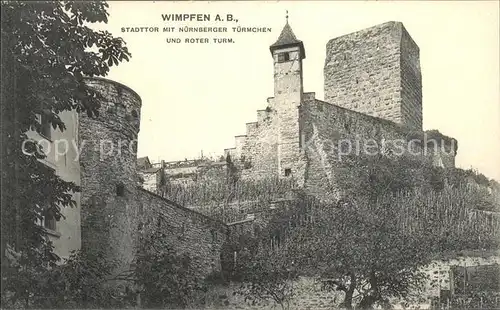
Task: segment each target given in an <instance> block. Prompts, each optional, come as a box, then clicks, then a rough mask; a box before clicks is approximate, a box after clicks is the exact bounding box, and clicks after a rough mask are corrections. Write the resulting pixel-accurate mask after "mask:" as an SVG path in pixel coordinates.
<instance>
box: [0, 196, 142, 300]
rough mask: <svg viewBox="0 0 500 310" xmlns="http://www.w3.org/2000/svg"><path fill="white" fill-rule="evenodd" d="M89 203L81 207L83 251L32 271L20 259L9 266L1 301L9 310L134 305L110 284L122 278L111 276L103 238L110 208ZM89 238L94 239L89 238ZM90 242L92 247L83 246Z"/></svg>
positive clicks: (111, 270)
mask: <svg viewBox="0 0 500 310" xmlns="http://www.w3.org/2000/svg"><path fill="white" fill-rule="evenodd" d="M92 202H93V203H92V204H91V205H85V206H84V209H85V210H86V214H87V215H86V216H85V217H84V218H83V220H82V232H83V235H84V238H85V237H88V238H85V241H86V242H85V245H84V247H83V249H82V250H80V251H76V252H73V253H72V254H71V255H70V257H69V258H67V259H64V260H63V261H61V262H60V264H52V265H50V266H49V268H47V266H39V268H36V269H35V268H33V266H32V264H31V263H30V262H23V261H21V260H18V261H16V262H15V263H13V264H11V266H9V268H8V269H7V270H6V272H8V271H9V272H11V274H7V273H5V274H4V276H5V277H6V278H7V279H9V281H6V282H5V283H4V284H5V287H4V288H3V289H4V292H7V294H8V298H5V299H4V300H3V301H2V303H3V304H5V305H6V306H7V307H9V308H10V307H23V308H32V307H33V308H64V309H70V308H71V309H74V308H103V307H104V308H123V307H125V306H127V305H130V304H131V303H133V301H130V300H127V297H128V296H124V295H123V292H121V291H119V290H118V289H117V288H116V287H115V286H112V285H109V284H110V283H111V282H112V281H114V280H118V279H123V275H122V274H120V275H113V271H114V270H115V268H116V267H117V264H116V261H115V260H112V259H110V258H109V257H108V256H107V255H106V253H107V249H108V247H109V244H108V242H107V240H108V239H107V238H102V236H103V235H106V234H107V233H109V216H108V212H109V208H106V205H105V203H103V202H99V203H97V202H96V200H95V199H92ZM107 220H108V221H107ZM92 235H93V236H96V237H95V238H93V239H90V236H92ZM89 243H90V244H92V246H86V244H89ZM51 250H52V249H48V250H47V251H51ZM21 257H22V256H21ZM37 260H38V261H41V259H40V258H38V259H37ZM125 280H128V279H126V278H125ZM2 297H3V298H4V297H5V296H4V295H2Z"/></svg>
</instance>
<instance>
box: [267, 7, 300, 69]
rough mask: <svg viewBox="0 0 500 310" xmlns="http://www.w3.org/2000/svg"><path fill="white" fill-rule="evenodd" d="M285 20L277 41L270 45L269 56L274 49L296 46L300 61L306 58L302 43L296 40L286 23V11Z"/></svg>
mask: <svg viewBox="0 0 500 310" xmlns="http://www.w3.org/2000/svg"><path fill="white" fill-rule="evenodd" d="M285 19H286V23H285V26H284V27H283V30H281V33H280V35H279V37H278V40H276V42H274V44H272V45H271V46H270V47H269V48H270V50H271V54H272V53H273V51H275V50H276V49H280V48H285V47H292V46H298V47H299V49H300V59H304V58H306V53H305V50H304V44H303V43H302V41H300V40H298V39H297V37H296V36H295V34H294V33H293V31H292V27H290V24H289V23H288V10H286V15H285Z"/></svg>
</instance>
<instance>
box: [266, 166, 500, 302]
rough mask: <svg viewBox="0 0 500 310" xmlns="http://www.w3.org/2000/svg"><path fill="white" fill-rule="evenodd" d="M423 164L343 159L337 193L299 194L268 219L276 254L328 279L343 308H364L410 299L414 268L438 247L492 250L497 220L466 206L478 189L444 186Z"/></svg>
mask: <svg viewBox="0 0 500 310" xmlns="http://www.w3.org/2000/svg"><path fill="white" fill-rule="evenodd" d="M425 165H426V164H425V163H422V162H421V161H414V160H413V159H412V158H406V157H397V158H390V157H383V156H381V157H367V158H358V159H357V161H352V162H347V163H346V166H344V170H338V173H337V178H338V180H340V182H339V183H340V184H342V186H343V188H342V191H341V192H342V193H343V195H344V196H343V197H342V199H340V200H339V201H331V202H326V203H324V202H323V203H320V202H318V201H315V200H314V199H309V201H305V200H304V197H303V198H302V203H299V204H297V206H295V208H292V209H291V210H290V211H285V212H282V213H281V215H280V217H279V218H277V219H275V220H273V221H272V223H273V224H272V225H274V227H275V228H276V227H277V228H278V229H277V231H280V234H281V239H285V241H284V243H285V244H287V248H286V250H284V251H282V252H281V255H285V256H286V255H288V258H289V259H291V258H293V259H294V260H295V262H296V264H297V266H299V267H300V271H301V274H304V275H317V274H318V273H319V274H320V275H321V276H322V277H324V278H327V279H333V280H332V281H331V283H332V284H334V285H333V287H334V289H336V290H340V291H343V292H344V293H345V297H344V301H343V306H344V307H346V308H352V307H353V306H354V305H357V308H361V309H369V308H372V307H373V306H375V305H376V304H378V305H379V306H383V307H387V306H389V303H390V301H391V300H392V299H394V298H398V299H406V300H411V299H412V298H413V297H417V296H416V294H418V292H419V288H421V287H422V284H423V282H424V281H425V280H426V275H425V274H424V272H423V269H422V268H421V267H423V266H425V265H427V264H428V263H429V262H430V261H431V260H432V259H434V258H436V257H437V256H438V255H439V253H442V252H446V251H450V250H453V249H457V248H459V249H481V250H483V249H496V248H498V240H497V237H496V236H498V233H500V218H499V217H496V216H493V215H491V214H487V213H483V212H480V211H476V210H474V209H473V208H472V207H473V206H475V205H476V204H477V202H478V199H479V200H480V199H481V197H482V195H483V194H484V193H482V192H480V191H478V190H477V189H476V188H475V187H469V186H465V185H464V186H461V187H455V188H453V187H449V186H445V181H444V179H443V178H442V176H444V174H443V173H442V171H440V170H439V169H434V168H432V167H429V166H425ZM431 180H432V182H431ZM305 198H307V197H305ZM278 219H279V220H278ZM277 223H281V225H277ZM275 231H276V230H275ZM274 234H275V235H276V232H275V233H274ZM283 259H285V258H283Z"/></svg>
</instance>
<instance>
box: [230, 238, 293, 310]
mask: <svg viewBox="0 0 500 310" xmlns="http://www.w3.org/2000/svg"><path fill="white" fill-rule="evenodd" d="M268 240H269V239H268ZM282 246H283V247H282V248H279V249H271V248H270V247H269V246H265V245H264V246H260V247H259V249H258V250H257V251H256V252H254V253H252V252H251V251H250V250H249V249H247V248H245V249H243V251H241V252H240V253H239V256H238V257H239V258H238V261H239V262H238V263H237V266H236V268H237V270H236V272H237V273H238V276H239V280H240V281H241V285H240V288H239V289H238V291H237V292H238V293H239V294H240V295H242V296H244V298H245V300H246V301H250V302H252V304H255V303H256V302H258V301H265V300H269V299H270V300H273V301H274V302H275V303H276V304H277V305H279V306H280V307H281V309H289V307H290V300H291V298H292V297H293V295H294V283H293V281H294V280H296V278H297V271H296V270H295V266H294V262H293V259H292V257H291V255H288V253H286V251H287V250H286V246H285V245H282Z"/></svg>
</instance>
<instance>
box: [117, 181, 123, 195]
mask: <svg viewBox="0 0 500 310" xmlns="http://www.w3.org/2000/svg"><path fill="white" fill-rule="evenodd" d="M116 196H120V197H123V196H125V185H123V184H122V183H119V184H116Z"/></svg>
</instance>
